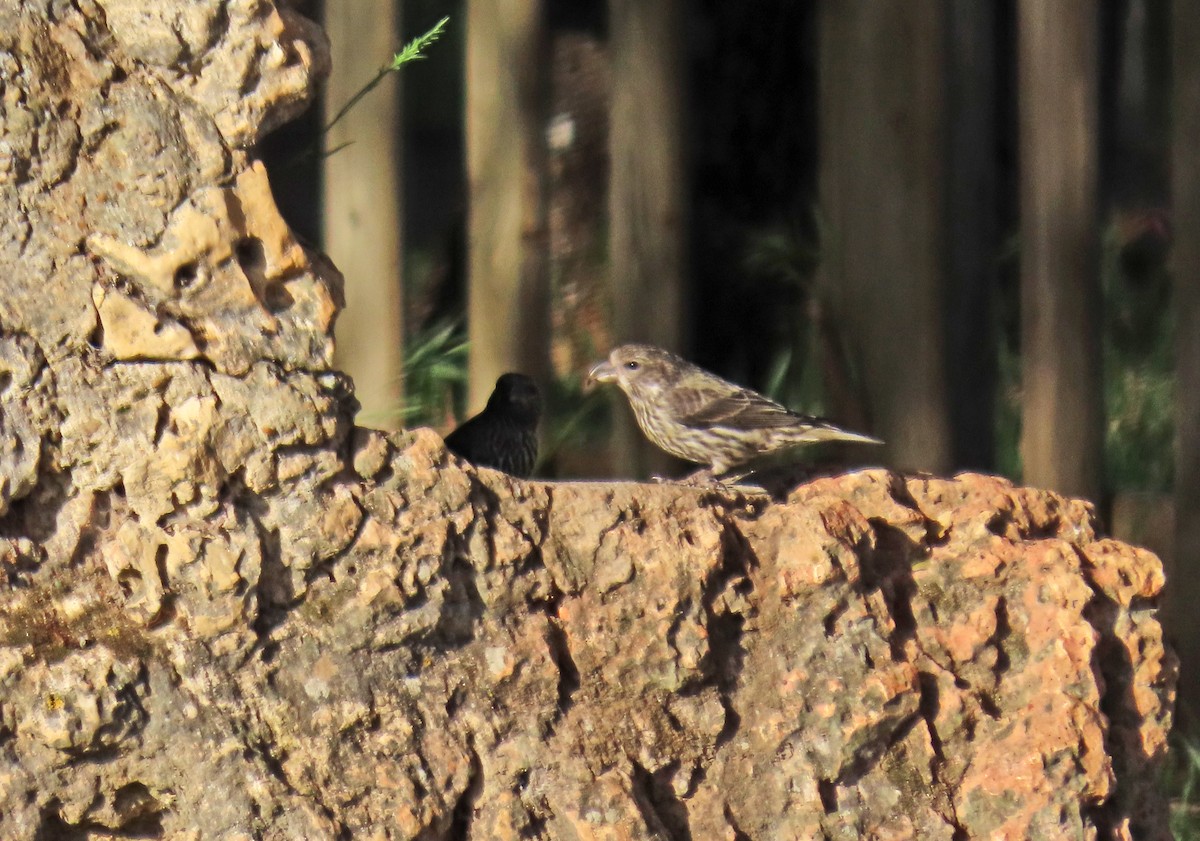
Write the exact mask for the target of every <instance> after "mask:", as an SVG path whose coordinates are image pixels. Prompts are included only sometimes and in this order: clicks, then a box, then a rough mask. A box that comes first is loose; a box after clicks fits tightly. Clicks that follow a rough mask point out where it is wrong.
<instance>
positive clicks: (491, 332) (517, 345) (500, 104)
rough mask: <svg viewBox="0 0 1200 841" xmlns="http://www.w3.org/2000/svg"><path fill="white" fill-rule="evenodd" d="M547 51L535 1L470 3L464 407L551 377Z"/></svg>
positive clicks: (540, 10)
mask: <svg viewBox="0 0 1200 841" xmlns="http://www.w3.org/2000/svg"><path fill="white" fill-rule="evenodd" d="M548 58H549V56H548V46H547V40H546V26H545V17H544V13H543V8H542V3H541V2H538V0H468V3H467V56H466V61H467V75H466V84H467V90H466V130H467V178H468V184H469V190H470V193H469V196H468V204H469V217H468V219H469V221H468V239H469V244H468V254H469V256H468V260H469V262H468V272H469V274H468V278H469V280H468V283H469V286H468V322H469V336H470V341H471V362H470V384H469V397H468V399H469V403H470V407H469V408H470V409H471V411H475V410H478V409H479V408H482V406H483V405H484V403H485V402H486V401H487V397H488V395H489V394H490V393H491V391H492V387H493V386H494V385H495V382H496V378H497V377H498V376H499V375H500V374H502V373H504V372H505V371H521V372H523V373H525V374H528V375H529V376H532V377H534V378H535V379H538V380H539V381H540V382H541V383H542V384H543V385H546V380H547V378H548V376H549V373H550V272H549V239H548V226H547V216H546V212H547V183H548V181H547V173H546V139H545V131H546V111H547V108H548V102H549V87H548V78H549V69H548V63H547V62H548Z"/></svg>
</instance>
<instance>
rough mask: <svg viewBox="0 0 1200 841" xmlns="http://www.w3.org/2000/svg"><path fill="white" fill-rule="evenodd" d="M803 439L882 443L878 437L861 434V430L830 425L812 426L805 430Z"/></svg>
mask: <svg viewBox="0 0 1200 841" xmlns="http://www.w3.org/2000/svg"><path fill="white" fill-rule="evenodd" d="M804 440H805V441H806V442H807V441H812V442H814V443H816V442H818V441H845V442H848V443H854V444H882V443H883V441H881V440H880V439H878V438H872V437H871V436H870V435H863V434H862V433H861V432H850V431H848V430H845V429H838V428H837V427H836V426H832V425H822V426H814V427H813V428H812V429H809V430H807V431H806V433H805V435H804Z"/></svg>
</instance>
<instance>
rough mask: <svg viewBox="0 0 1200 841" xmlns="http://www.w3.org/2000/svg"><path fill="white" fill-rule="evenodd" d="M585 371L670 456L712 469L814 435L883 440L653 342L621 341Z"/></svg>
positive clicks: (719, 470)
mask: <svg viewBox="0 0 1200 841" xmlns="http://www.w3.org/2000/svg"><path fill="white" fill-rule="evenodd" d="M589 377H590V378H591V379H592V380H595V381H598V382H615V383H616V384H617V385H618V386H619V387H620V389H621V390H622V391H623V392H625V396H626V397H627V398H629V405H630V406H631V407H632V408H633V414H634V416H635V417H636V418H637V423H638V426H639V427H641V429H642V432H643V433H644V434H645V435H646V437H647V438H649V439H650V441H651V442H652V443H653V444H654V445H655V446H657V447H659V448H660V449H663V450H666V451H667V452H668V453H670V454H671V455H673V456H678V457H679V458H682V459H686V460H687V461H694V462H696V463H697V464H705V465H708V466H709V468H710V469H711V471H712V474H713V475H714V476H719V475H720V474H722V473H725V472H727V471H729V470H730V469H732V468H734V467H737V466H739V465H742V464H745V463H746V462H748V461H751V460H752V459H754V458H757V457H759V456H763V455H767V454H769V453H773V452H776V451H778V450H783V449H786V448H788V447H793V446H796V445H797V444H808V443H815V442H818V441H856V442H859V443H864V444H880V443H883V442H881V441H880V440H879V439H877V438H872V437H870V436H869V435H860V434H859V433H857V432H847V431H846V430H844V429H839V428H838V427H836V426H834V425H833V424H831V423H829V422H827V421H824V420H821V419H820V418H815V417H810V416H808V415H801V414H798V413H796V412H793V411H791V410H789V409H787V408H785V407H783V406H781V405H779V404H778V403H776V402H775V401H773V400H769V399H768V398H766V397H763V396H762V395H761V394H759V393H758V392H755V391H751V390H750V389H748V388H743V387H741V386H739V385H734V384H733V383H731V382H728V381H726V380H723V379H721V378H720V377H718V376H717V375H716V374H710V373H709V372H708V371H705V370H704V369H703V368H699V367H697V366H695V365H693V364H692V363H690V362H688V361H686V360H684V359H680V358H679V357H678V356H675V355H674V354H673V353H668V352H667V351H665V350H662V349H661V348H657V347H654V346H652V345H622V346H621V347H619V348H617V349H616V350H614V351H613V352H612V353H610V354H609V356H608V359H607V360H606V361H604V362H600V363H598V364H596V365H595V366H593V367H592V370H591V371H590V372H589Z"/></svg>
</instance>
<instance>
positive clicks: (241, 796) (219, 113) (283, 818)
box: [0, 0, 1175, 841]
mask: <svg viewBox="0 0 1200 841" xmlns="http://www.w3.org/2000/svg"><path fill="white" fill-rule="evenodd" d="M324 56H325V48H324V45H323V43H322V41H321V37H320V35H319V33H318V31H317V30H316V29H315V28H314V27H312V25H311V24H308V23H306V22H304V21H302V20H301V19H299V18H298V17H297V16H296V15H294V13H292V12H290V11H288V10H286V9H283V10H280V9H278V8H277V7H276V6H275V5H274V4H272V3H270V2H263V0H196V2H191V3H178V2H171V0H164V2H162V3H159V4H158V5H157V6H155V7H154V8H150V7H147V6H146V5H145V4H141V3H135V2H133V0H85V2H78V3H73V4H62V3H57V2H51V0H35V2H29V3H24V4H21V5H19V6H18V7H17V8H16V9H15V10H14V9H13V8H11V7H5V8H3V9H0V117H2V119H0V210H2V212H4V213H5V214H6V218H7V219H10V220H12V224H11V225H7V226H5V228H4V231H3V233H0V255H3V256H2V258H0V259H2V260H3V264H4V265H5V267H6V268H7V269H9V271H7V272H6V273H5V274H4V276H3V277H0V289H3V292H4V294H3V295H0V573H2V575H0V802H3V803H4V804H5V808H4V809H2V810H0V837H3V838H6V839H9V838H11V839H31V840H32V839H41V838H58V837H150V838H193V839H201V838H203V839H209V838H212V839H231V840H232V839H249V838H258V839H293V838H311V839H319V838H331V839H332V838H346V837H353V838H395V839H414V841H415V840H416V839H421V840H422V841H430V840H431V839H443V838H444V839H452V838H453V839H458V838H468V837H469V838H489V839H507V838H511V839H517V838H540V839H575V838H596V839H600V838H614V839H615V838H626V839H665V841H678V839H685V838H692V839H732V841H739V839H747V838H749V839H777V838H778V839H782V838H827V839H842V838H845V839H857V838H863V837H869V838H907V837H919V838H934V839H936V838H945V839H954V841H957V839H966V838H993V837H1006V838H1066V837H1083V838H1087V837H1101V836H1103V837H1114V838H1133V837H1137V838H1143V839H1144V838H1151V839H1153V838H1165V837H1167V835H1166V823H1165V820H1166V809H1165V805H1164V804H1163V803H1162V802H1161V801H1160V800H1159V799H1157V795H1156V793H1155V791H1154V788H1153V781H1154V775H1155V770H1156V768H1157V767H1158V766H1159V764H1160V763H1161V761H1162V759H1163V756H1164V753H1165V751H1166V741H1165V737H1166V733H1167V730H1168V727H1169V723H1170V706H1171V702H1172V697H1173V687H1174V677H1175V664H1174V661H1173V658H1172V657H1171V655H1170V653H1169V652H1168V651H1166V650H1165V648H1164V646H1163V642H1162V634H1161V628H1160V626H1159V624H1158V620H1157V618H1156V613H1155V606H1156V600H1157V598H1158V595H1159V592H1160V591H1161V588H1162V586H1163V581H1162V570H1161V565H1160V564H1159V562H1158V560H1157V559H1156V558H1154V557H1153V556H1152V555H1150V554H1149V553H1147V552H1144V551H1142V550H1139V549H1135V548H1133V547H1130V546H1127V545H1125V544H1122V543H1119V542H1116V541H1113V540H1110V539H1107V538H1104V537H1101V536H1099V535H1098V534H1097V525H1096V522H1095V517H1094V515H1093V512H1092V511H1091V509H1090V507H1089V506H1088V505H1086V504H1085V503H1082V502H1080V501H1077V500H1069V499H1064V498H1062V497H1060V496H1058V495H1056V494H1052V493H1048V492H1043V491H1038V490H1032V489H1023V488H1018V487H1014V486H1013V485H1012V484H1011V483H1009V482H1006V481H1004V480H1001V479H997V478H994V477H988V476H975V475H963V476H959V477H955V478H952V479H941V478H931V477H905V476H900V475H897V474H894V473H891V472H887V471H883V470H866V471H860V472H858V473H853V474H849V475H846V476H837V477H828V478H823V479H818V480H815V481H812V482H809V483H807V484H804V485H801V486H799V487H797V488H795V489H793V490H791V491H790V492H789V493H787V494H785V495H782V496H781V497H779V498H777V499H764V498H757V497H756V498H750V499H747V498H744V497H741V496H739V495H736V494H731V493H729V492H726V491H723V490H720V489H716V490H705V489H697V488H689V487H678V486H672V485H639V484H634V483H543V482H524V481H517V480H513V479H511V478H508V477H505V476H503V475H501V474H498V473H495V472H492V471H488V470H475V469H473V468H471V467H469V466H467V465H465V464H463V463H462V462H460V461H459V460H457V459H456V458H455V457H453V456H452V455H450V454H449V453H447V451H446V450H445V447H444V446H443V444H442V441H441V440H440V439H439V438H438V437H437V436H436V435H435V434H434V433H432V432H430V431H428V430H417V431H415V432H410V433H404V434H401V435H391V436H389V435H384V434H383V433H379V432H373V431H370V430H364V429H355V428H354V427H353V425H352V420H351V419H352V417H353V413H354V400H353V393H352V384H350V383H349V382H348V381H347V380H346V378H345V377H344V376H343V375H341V374H339V373H338V372H336V371H334V370H332V369H331V367H330V352H331V335H332V326H333V320H334V318H335V316H336V312H337V308H338V306H340V284H341V279H340V277H339V276H338V275H337V273H336V270H335V269H333V267H331V266H330V265H329V264H328V262H327V261H325V260H323V259H320V258H318V257H316V256H315V255H312V254H310V253H308V252H307V251H306V250H305V249H304V248H302V247H301V246H300V245H299V244H298V243H297V242H296V241H295V239H294V238H293V237H292V236H291V234H290V232H289V231H288V230H287V227H286V225H285V224H284V223H283V221H282V219H281V218H280V217H279V214H278V211H277V210H276V208H275V206H274V202H273V200H272V198H271V194H270V189H269V183H268V178H267V174H266V172H265V171H264V170H263V168H262V167H261V166H260V165H258V164H255V163H253V162H251V161H250V160H249V159H248V157H247V154H246V152H245V147H246V145H247V144H248V143H250V142H252V141H253V140H254V139H256V138H258V137H260V136H261V135H262V133H263V132H264V131H266V130H268V128H269V127H270V126H271V125H273V124H276V123H277V122H278V121H279V120H282V119H286V118H287V117H288V116H290V115H292V114H294V113H295V111H296V109H297V108H298V107H301V106H302V105H303V103H304V102H306V101H307V100H308V98H310V97H311V93H312V86H313V84H314V83H315V76H314V74H317V73H319V72H320V71H321V69H322V66H323V64H324V63H325V58H324Z"/></svg>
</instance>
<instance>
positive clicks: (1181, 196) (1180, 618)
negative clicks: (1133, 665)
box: [1166, 0, 1200, 716]
mask: <svg viewBox="0 0 1200 841" xmlns="http://www.w3.org/2000/svg"><path fill="white" fill-rule="evenodd" d="M1172 13H1173V21H1172V23H1173V27H1172V28H1173V33H1172V49H1173V66H1174V81H1173V84H1174V93H1173V95H1172V100H1173V105H1174V107H1173V112H1174V113H1173V117H1174V121H1173V129H1172V137H1171V145H1172V156H1171V167H1172V173H1171V192H1172V200H1171V201H1172V210H1173V215H1174V228H1175V232H1176V235H1175V243H1174V253H1173V255H1172V272H1173V275H1174V278H1175V318H1176V322H1175V341H1176V345H1175V374H1176V382H1175V422H1176V460H1175V552H1174V559H1173V565H1172V568H1169V569H1168V570H1167V590H1166V592H1167V621H1168V632H1169V633H1170V635H1171V637H1172V638H1173V640H1174V643H1175V647H1176V650H1177V652H1178V653H1179V657H1180V660H1181V661H1182V662H1181V666H1182V668H1181V670H1180V679H1179V698H1180V701H1181V704H1182V706H1183V707H1184V708H1185V709H1187V710H1188V711H1189V712H1190V714H1191V715H1193V716H1194V715H1197V714H1200V625H1198V624H1197V622H1196V609H1197V605H1200V236H1197V233H1198V232H1200V153H1198V151H1197V140H1198V139H1200V52H1198V51H1197V49H1196V47H1197V45H1198V44H1200V3H1196V2H1195V0H1174V4H1173V7H1172Z"/></svg>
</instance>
